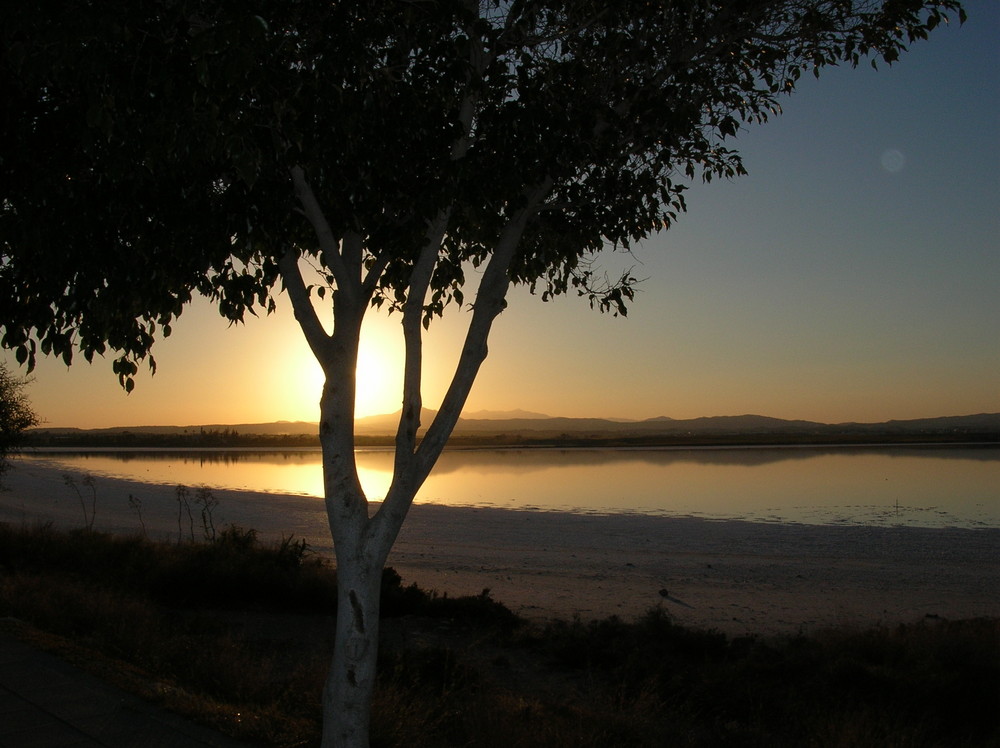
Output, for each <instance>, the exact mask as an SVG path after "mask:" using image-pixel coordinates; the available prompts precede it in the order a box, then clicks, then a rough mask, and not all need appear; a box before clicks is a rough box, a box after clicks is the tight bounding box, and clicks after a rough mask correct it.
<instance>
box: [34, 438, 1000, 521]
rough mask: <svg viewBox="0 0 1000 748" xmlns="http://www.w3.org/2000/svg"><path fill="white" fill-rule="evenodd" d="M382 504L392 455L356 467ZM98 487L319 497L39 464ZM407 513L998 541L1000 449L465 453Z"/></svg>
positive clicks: (315, 490)
mask: <svg viewBox="0 0 1000 748" xmlns="http://www.w3.org/2000/svg"><path fill="white" fill-rule="evenodd" d="M357 457H358V464H359V468H360V473H361V480H362V484H363V485H364V487H365V490H366V491H367V492H368V495H369V497H370V498H372V499H378V498H380V497H381V496H382V495H383V494H384V493H385V490H386V489H387V487H388V485H389V481H390V478H391V470H392V461H393V458H392V453H391V451H389V450H377V449H376V450H360V451H359V452H358V453H357ZM22 459H25V460H32V461H34V460H41V461H44V462H45V463H48V464H53V465H55V466H59V467H66V468H73V469H77V470H84V471H87V472H89V473H91V474H93V475H94V476H110V477H121V478H127V479H130V480H140V481H144V482H148V483H156V484H165V485H176V484H184V485H188V486H201V485H206V486H209V487H213V488H220V489H241V490H251V491H259V492H267V493H287V494H298V495H304V496H315V497H320V496H321V495H322V478H321V462H320V453H319V451H318V450H310V449H305V450H294V451H287V450H282V451H264V452H262V451H244V450H225V451H219V450H211V451H208V450H205V451H202V450H197V451H185V452H177V451H147V450H144V451H128V452H97V451H90V452H73V453H69V452H37V453H26V454H24V455H22ZM417 501H421V502H434V503H440V504H450V505H463V506H489V507H501V508H510V509H541V510H554V511H570V512H587V513H609V512H633V513H644V514H661V515H686V516H695V517H709V518H719V519H747V520H755V521H769V522H796V523H808V524H870V525H909V526H923V527H1000V446H989V447H892V448H834V449H831V448H754V449H644V450H628V449H602V450H589V449H565V450H560V449H530V450H517V449H508V450H467V451H451V452H445V453H444V455H442V457H441V459H440V461H439V463H438V465H437V467H436V468H435V470H434V472H433V473H432V474H431V477H430V478H429V479H428V481H427V483H426V484H425V485H424V487H423V489H422V490H421V492H420V494H419V495H418V498H417Z"/></svg>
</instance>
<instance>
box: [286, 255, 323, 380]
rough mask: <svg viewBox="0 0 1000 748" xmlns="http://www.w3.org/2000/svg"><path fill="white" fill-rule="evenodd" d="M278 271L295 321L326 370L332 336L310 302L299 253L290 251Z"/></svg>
mask: <svg viewBox="0 0 1000 748" xmlns="http://www.w3.org/2000/svg"><path fill="white" fill-rule="evenodd" d="M278 270H279V272H280V273H281V279H282V281H283V282H284V285H285V290H286V291H287V292H288V298H289V299H291V302H292V311H293V312H294V314H295V320H296V321H297V322H298V323H299V327H301V328H302V334H303V335H304V336H305V339H306V342H307V343H308V344H309V349H310V350H311V351H312V352H313V355H314V356H315V357H316V360H317V361H319V363H320V365H321V366H323V368H324V369H326V361H327V360H328V358H329V355H330V340H331V338H330V335H328V334H327V332H326V330H324V329H323V323H322V322H320V319H319V316H318V315H317V314H316V309H315V307H313V305H312V302H311V301H310V300H309V291H308V290H307V289H306V284H305V282H304V281H303V280H302V272H301V271H300V270H299V253H298V252H296V251H295V250H294V249H290V250H288V252H286V253H285V254H284V256H283V257H282V258H281V259H280V260H278Z"/></svg>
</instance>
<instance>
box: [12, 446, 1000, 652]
mask: <svg viewBox="0 0 1000 748" xmlns="http://www.w3.org/2000/svg"><path fill="white" fill-rule="evenodd" d="M66 472H70V471H66V470H58V469H55V468H51V467H47V466H41V465H31V466H26V465H25V464H24V463H19V464H17V465H16V466H15V467H14V469H12V470H11V471H10V472H9V473H8V474H7V476H6V478H5V481H4V490H3V491H2V492H0V521H5V522H18V521H20V522H27V523H31V522H44V521H52V522H53V523H54V524H55V525H56V526H59V527H62V528H66V529H70V528H74V527H77V528H78V527H83V526H84V519H83V518H84V514H83V510H82V508H81V506H80V502H79V500H78V498H77V496H76V494H75V493H73V491H72V489H71V488H69V487H67V485H66V484H65V482H64V480H63V474H64V473H66ZM82 475H83V474H82V473H79V474H78V476H79V477H78V488H80V489H81V490H82V491H83V492H84V496H85V497H86V498H88V500H89V493H87V491H88V489H87V488H86V487H85V486H83V485H80V484H79V480H80V479H81V478H82ZM212 492H213V494H214V495H215V497H216V498H217V499H218V500H219V507H218V508H217V510H216V516H215V525H216V527H217V528H220V529H221V528H222V527H225V526H227V525H228V524H230V523H235V524H238V525H241V526H243V527H246V528H253V529H256V530H257V531H258V533H259V534H260V536H261V538H262V539H264V540H272V539H280V538H281V537H282V536H283V535H284V536H288V535H294V536H295V537H296V538H304V539H305V540H306V541H307V542H308V543H309V544H310V546H311V547H313V548H314V549H316V551H317V552H319V553H321V554H322V555H325V556H332V544H331V542H330V539H329V531H328V529H327V524H326V515H325V510H324V508H323V503H322V501H321V500H317V499H315V498H313V497H305V496H296V495H286V494H269V493H254V492H250V491H231V490H222V489H219V490H215V489H213V490H212ZM130 494H134V495H137V496H141V497H142V502H143V504H142V510H141V511H142V516H143V522H144V524H145V525H146V528H147V532H148V534H149V535H150V536H151V537H153V538H157V539H165V540H170V539H173V540H176V539H177V537H178V533H179V526H178V521H177V520H178V517H177V513H178V508H179V507H178V503H177V499H176V494H175V491H174V488H173V487H172V486H161V485H156V484H147V483H142V482H139V481H128V480H122V479H114V478H108V477H105V476H101V478H100V483H99V489H98V493H97V500H96V501H97V503H96V517H95V524H94V527H95V529H98V530H102V531H109V532H115V533H136V532H139V529H140V524H139V518H138V516H137V513H136V512H135V511H134V510H130V509H129V504H128V497H129V495H130ZM182 524H183V523H182ZM180 530H181V534H182V535H184V536H185V537H186V536H187V534H189V532H190V528H189V527H187V526H182V527H181V528H180ZM195 532H196V533H197V534H200V532H201V527H200V526H196V527H195ZM197 534H196V537H197V536H198V535H197ZM387 565H388V566H391V567H393V568H394V569H395V570H396V571H397V572H398V573H399V574H400V575H401V576H402V578H403V581H404V584H410V583H413V582H415V583H417V584H418V585H419V586H421V587H423V588H425V589H433V590H436V591H437V592H439V593H440V594H448V595H449V596H456V595H467V594H473V595H474V594H479V593H481V592H482V591H483V590H484V589H489V590H490V594H491V595H492V597H493V598H494V599H496V600H498V601H500V602H502V603H503V604H505V605H507V606H508V607H509V608H511V609H512V610H513V611H515V612H516V613H518V614H520V615H522V616H524V617H526V618H529V619H535V620H546V619H552V618H564V619H569V618H572V617H574V616H579V617H580V618H582V619H583V620H590V619H600V618H605V617H607V616H610V615H618V616H620V617H623V618H634V617H636V616H640V615H642V614H643V613H645V612H646V611H648V610H649V609H651V608H654V607H657V606H661V607H663V608H664V609H665V610H666V611H667V612H668V613H669V614H670V615H671V616H672V617H673V618H674V619H675V620H676V621H677V622H678V623H680V624H682V625H690V626H694V627H698V628H704V629H716V630H719V631H722V632H724V633H727V634H730V635H734V636H738V635H744V634H771V633H796V632H799V631H802V632H809V631H816V630H820V629H823V628H829V627H836V626H844V625H847V626H857V627H870V626H873V625H893V624H896V623H909V622H913V621H915V620H919V619H922V618H925V617H931V618H948V619H956V618H972V617H981V616H985V617H1000V600H998V599H997V598H996V595H995V594H993V593H992V592H991V591H993V590H996V589H1000V528H981V529H960V528H940V529H936V528H919V527H873V526H866V525H844V526H830V525H804V524H803V525H793V524H779V523H763V522H748V521H743V520H714V519H702V518H694V517H674V516H651V515H643V514H629V513H622V514H568V513H563V512H552V511H533V510H518V509H506V508H472V507H451V506H445V505H439V504H414V505H413V507H412V509H411V511H410V514H409V516H408V517H407V520H406V522H405V523H404V525H403V528H402V530H401V532H400V535H399V538H398V540H397V542H396V544H395V546H394V548H393V551H392V553H391V554H390V556H389V561H388V564H387Z"/></svg>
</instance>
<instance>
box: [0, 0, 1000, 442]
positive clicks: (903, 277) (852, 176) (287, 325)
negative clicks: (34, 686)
mask: <svg viewBox="0 0 1000 748" xmlns="http://www.w3.org/2000/svg"><path fill="white" fill-rule="evenodd" d="M967 10H968V13H969V21H968V23H967V24H966V25H965V26H964V27H962V28H958V27H957V26H955V27H949V28H944V29H940V30H939V31H937V32H935V33H934V34H932V38H931V39H930V40H929V41H926V42H918V43H916V44H915V45H914V46H913V48H912V49H911V51H910V52H909V53H907V54H906V55H904V56H903V58H902V59H901V60H900V62H899V63H897V64H896V65H894V66H892V67H891V68H890V67H885V66H882V67H880V69H879V70H878V71H872V70H871V69H870V68H869V67H861V68H858V69H856V70H851V69H834V70H828V71H826V73H825V74H824V75H823V76H821V78H820V79H819V80H818V81H815V80H812V79H811V78H810V79H809V80H806V81H804V82H803V83H802V85H801V88H800V90H799V91H798V92H797V93H796V94H795V95H793V96H792V97H791V98H788V99H786V100H785V102H784V110H785V111H784V114H782V115H781V116H780V117H777V118H775V119H774V120H772V121H771V122H769V123H768V124H766V125H764V126H754V127H752V128H751V129H748V130H746V131H744V132H742V133H740V135H739V137H738V139H737V140H736V141H735V143H734V145H735V147H736V148H737V149H738V150H740V151H741V152H742V154H743V156H744V160H745V164H746V166H747V168H748V169H749V171H750V175H749V176H748V177H743V178H741V179H739V180H735V181H733V182H728V183H718V182H713V183H712V184H710V185H707V186H701V185H699V186H695V187H694V188H692V189H691V191H690V192H689V194H688V206H689V210H688V212H687V213H686V214H685V215H683V216H682V217H681V219H680V221H679V222H678V223H677V225H676V226H675V227H674V228H672V229H671V230H670V231H668V232H665V233H664V234H661V235H659V236H657V237H656V238H654V239H652V240H650V241H648V242H646V243H645V244H644V245H643V246H641V247H640V248H638V249H637V250H636V251H635V252H634V254H633V256H631V257H620V256H616V255H609V256H606V258H605V262H606V264H607V265H608V267H609V268H610V269H612V270H614V269H615V268H619V267H622V266H623V265H625V266H628V265H632V266H634V267H635V274H636V275H637V276H639V277H642V278H645V279H646V280H645V281H644V283H643V284H642V286H641V292H640V294H639V295H638V297H637V299H636V302H635V303H634V305H633V308H632V311H631V312H630V314H629V317H628V318H627V319H613V318H610V317H607V316H603V315H600V314H598V313H596V312H591V311H590V310H589V309H588V308H587V306H586V304H584V303H583V302H581V301H580V300H577V299H562V300H557V301H556V302H554V303H548V304H543V303H542V302H541V301H540V300H538V299H535V298H530V297H528V296H527V295H526V294H524V293H521V292H517V293H515V294H514V295H513V298H512V299H511V305H510V307H509V309H508V310H507V311H506V312H504V314H503V315H502V316H501V318H500V319H499V320H498V322H497V326H496V328H495V332H494V336H493V338H492V340H491V345H490V357H489V359H488V360H487V362H486V364H485V366H484V368H483V371H482V373H481V375H480V379H479V381H478V382H477V385H476V387H475V389H474V390H473V394H472V397H471V398H470V402H469V405H468V407H467V411H474V410H479V409H513V408H524V409H528V410H534V411H541V412H545V413H550V414H552V415H563V416H616V417H628V418H645V417H651V416H659V415H668V416H673V417H676V418H686V417H696V416H701V415H725V414H738V413H761V414H766V415H772V416H778V417H784V418H805V419H810V420H820V421H826V422H844V421H855V420H856V421H882V420H888V419H893V418H898V419H902V418H917V417H924V416H937V415H951V414H963V413H974V412H987V411H990V412H993V411H1000V292H998V288H1000V43H998V40H1000V3H996V2H994V0H974V1H973V2H969V3H967ZM466 317H467V315H465V314H462V313H458V314H456V313H452V314H450V315H447V316H446V318H445V319H444V320H442V321H440V322H439V323H437V324H436V325H435V327H434V328H432V334H431V336H430V340H429V342H428V355H427V359H428V372H427V383H426V386H425V389H424V394H425V399H426V400H427V403H426V404H427V405H428V406H430V407H434V405H435V401H436V399H437V398H439V397H440V396H441V394H443V391H444V387H445V381H446V379H445V376H446V372H447V370H448V368H449V366H450V363H451V362H452V361H453V360H454V358H455V356H456V355H457V351H458V347H459V340H460V339H459V335H460V334H461V323H463V322H464V321H465V320H466ZM397 323H398V318H388V319H385V318H379V319H374V320H372V322H371V324H369V325H368V329H367V335H368V339H367V342H366V347H365V354H364V355H365V359H366V363H365V365H364V371H363V374H362V378H363V380H364V382H365V384H366V385H368V386H366V388H365V390H364V392H363V402H362V403H361V404H360V406H359V407H360V410H361V412H362V413H374V412H391V411H393V410H395V409H397V407H398V401H399V397H398V390H397V387H396V385H397V384H398V376H397V369H398V361H399V360H400V359H399V354H398V353H397V352H396V350H395V348H396V347H397V346H396V343H397V342H398V335H397V326H398V325H397ZM300 338H301V336H300V335H299V333H298V331H297V329H296V328H295V327H294V322H293V321H292V319H291V315H290V314H289V313H288V310H287V303H286V302H284V300H283V303H282V309H281V311H280V312H279V314H278V315H276V316H274V317H271V318H266V319H260V320H251V321H250V322H249V323H248V324H247V325H246V326H245V327H243V328H234V329H230V328H227V326H226V323H225V322H224V321H223V320H222V319H220V318H219V317H218V315H217V314H216V313H215V312H214V311H213V310H212V309H211V308H209V307H208V305H207V304H204V303H198V304H196V305H195V306H194V307H192V308H191V309H190V311H188V312H186V313H185V314H184V316H183V317H182V318H181V320H180V321H179V323H178V324H177V325H176V326H175V333H174V336H172V337H171V338H170V339H169V340H167V341H164V342H163V343H161V344H158V345H157V348H158V354H157V360H158V362H159V365H160V366H159V371H158V373H157V374H156V376H155V377H153V378H152V379H150V378H149V377H148V376H146V377H142V378H141V380H140V381H139V383H138V388H137V390H136V391H135V392H134V393H132V394H131V395H129V396H126V395H125V394H124V393H123V392H121V391H120V390H119V388H118V386H117V381H116V379H115V377H114V375H113V374H112V372H111V366H110V362H99V363H98V364H96V365H94V366H88V365H87V364H86V363H85V362H84V361H82V359H81V360H80V362H79V363H76V364H74V365H73V367H72V368H71V369H70V370H69V371H67V370H66V368H65V367H64V366H62V364H61V363H59V362H56V361H44V362H42V364H40V366H39V367H38V370H37V371H36V374H35V376H36V381H35V383H34V384H33V385H32V387H31V389H30V390H29V394H30V396H31V398H32V400H33V402H34V404H35V407H36V410H38V411H39V413H40V415H42V417H43V418H44V419H45V420H46V422H47V423H48V425H51V426H81V427H97V426H112V425H142V424H153V423H176V424H189V423H238V422H255V421H271V420H281V419H288V420H296V419H314V418H315V415H316V413H315V411H316V409H315V403H316V401H317V399H318V391H317V390H316V386H317V385H316V379H317V377H316V374H315V371H314V369H313V368H312V367H311V365H310V364H309V361H308V352H307V350H306V348H305V346H304V343H302V341H301V339H300ZM3 357H4V360H6V361H7V362H8V363H9V365H10V366H11V367H13V358H12V356H10V355H9V354H3Z"/></svg>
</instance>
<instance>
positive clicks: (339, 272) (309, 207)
mask: <svg viewBox="0 0 1000 748" xmlns="http://www.w3.org/2000/svg"><path fill="white" fill-rule="evenodd" d="M291 171H292V183H293V184H294V185H295V194H296V196H297V197H298V198H299V202H300V203H301V204H302V211H303V213H304V214H305V217H306V218H307V219H308V220H309V223H310V224H312V227H313V230H314V231H315V232H316V237H317V238H318V239H319V246H320V249H322V250H323V253H324V257H325V262H324V263H323V264H325V265H326V266H328V267H329V268H330V272H331V273H333V278H334V280H335V281H336V283H337V288H338V289H340V290H341V291H343V292H345V293H347V294H350V295H354V294H356V293H357V291H358V285H359V283H360V279H359V278H358V277H357V276H352V275H351V273H350V272H349V269H348V266H347V265H346V264H345V262H344V258H343V256H342V255H341V253H340V242H338V241H337V237H336V236H335V235H334V233H333V229H331V228H330V224H329V223H328V222H327V220H326V216H325V215H324V214H323V209H322V208H321V207H320V204H319V201H318V200H317V199H316V195H315V193H314V192H313V191H312V187H310V186H309V182H308V181H306V175H305V172H304V171H303V170H302V167H301V166H293V167H292V170H291ZM359 241H360V238H359ZM358 265H359V267H360V260H359V262H358Z"/></svg>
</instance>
